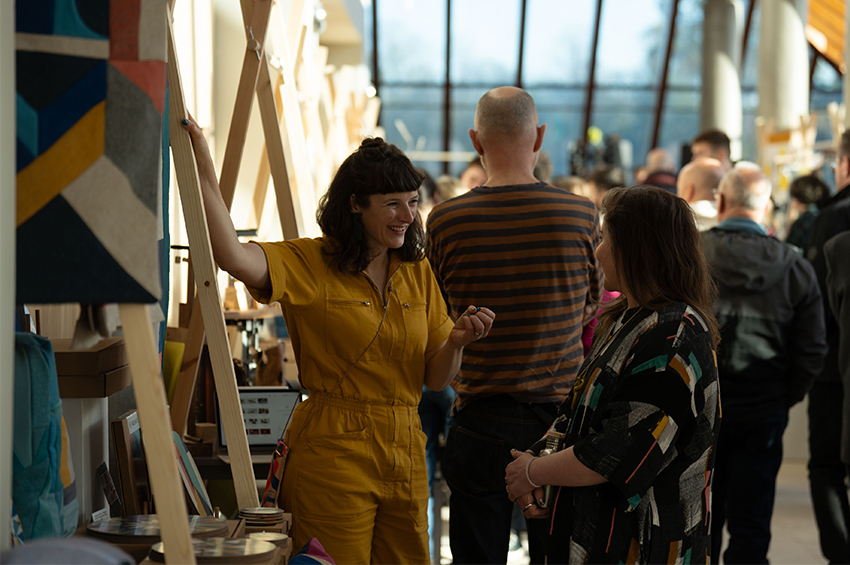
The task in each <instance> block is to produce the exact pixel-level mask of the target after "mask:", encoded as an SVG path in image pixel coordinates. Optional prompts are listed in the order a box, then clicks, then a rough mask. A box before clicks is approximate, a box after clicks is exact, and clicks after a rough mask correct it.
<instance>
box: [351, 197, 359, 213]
mask: <svg viewBox="0 0 850 565" xmlns="http://www.w3.org/2000/svg"><path fill="white" fill-rule="evenodd" d="M349 202H350V203H351V211H352V212H359V211H360V206H358V205H357V197H356V196H354V195H353V194H352V195H351V199H350V200H349Z"/></svg>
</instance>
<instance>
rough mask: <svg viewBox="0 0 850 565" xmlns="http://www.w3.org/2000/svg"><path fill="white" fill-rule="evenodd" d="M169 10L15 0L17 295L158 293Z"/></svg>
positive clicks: (75, 0) (137, 0)
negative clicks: (167, 15)
mask: <svg viewBox="0 0 850 565" xmlns="http://www.w3.org/2000/svg"><path fill="white" fill-rule="evenodd" d="M165 17H166V2H164V1H163V0H25V1H24V0H19V1H18V2H17V3H16V38H15V39H16V58H17V60H16V63H17V68H16V90H17V108H16V113H17V274H18V278H17V281H18V282H17V301H18V302H19V303H25V302H90V303H109V302H119V303H126V302H135V303H138V302H156V301H157V300H159V299H160V296H161V295H162V286H163V283H162V279H161V275H160V273H161V261H162V260H161V256H162V255H163V254H162V252H161V249H160V247H161V245H162V243H161V241H162V240H163V237H164V234H163V229H162V209H163V206H162V193H163V178H164V175H163V154H164V153H163V122H164V120H163V117H164V115H165V111H166V62H165V61H166V25H165V24H166V21H165ZM165 155H167V151H166V152H165ZM166 172H167V169H166ZM166 178H167V177H166ZM165 256H167V254H165Z"/></svg>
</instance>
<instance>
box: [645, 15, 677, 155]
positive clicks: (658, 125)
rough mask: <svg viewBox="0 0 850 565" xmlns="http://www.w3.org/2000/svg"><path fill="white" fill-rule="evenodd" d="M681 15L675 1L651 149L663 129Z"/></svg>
mask: <svg viewBox="0 0 850 565" xmlns="http://www.w3.org/2000/svg"><path fill="white" fill-rule="evenodd" d="M678 15H679V0H673V13H672V14H671V15H670V29H669V33H668V34H667V51H666V53H665V55H664V67H663V69H662V70H661V84H660V85H658V100H657V101H656V103H655V125H654V126H653V128H652V143H651V144H650V147H649V148H650V149H653V148H655V147H658V133H659V130H660V129H661V115H662V114H663V113H664V96H665V95H666V94H667V72H668V71H669V70H670V56H671V55H672V54H673V42H674V41H675V40H676V18H677V17H678Z"/></svg>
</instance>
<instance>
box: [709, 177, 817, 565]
mask: <svg viewBox="0 0 850 565" xmlns="http://www.w3.org/2000/svg"><path fill="white" fill-rule="evenodd" d="M770 193H771V185H770V180H769V179H768V178H767V177H766V176H765V175H763V174H762V173H761V172H760V171H759V170H758V168H757V167H752V168H748V167H746V166H742V164H741V163H739V164H738V165H736V166H735V168H733V169H732V170H730V171H729V172H728V173H726V175H725V176H724V177H723V180H721V181H720V187H719V189H718V193H717V202H718V203H717V219H718V220H719V221H720V223H719V224H718V225H717V226H716V227H715V228H713V229H711V230H709V231H707V232H703V233H702V243H703V249H704V251H705V256H706V259H708V264H709V266H710V267H711V271H712V275H713V277H714V281H715V283H716V286H717V300H716V302H715V304H714V311H715V312H716V315H717V323H718V324H719V325H720V335H721V342H720V345H719V347H718V350H717V372H718V375H719V379H720V389H721V391H722V396H723V425H722V426H721V428H720V437H719V439H718V442H717V450H716V460H715V467H714V483H713V488H714V491H713V495H712V508H711V510H712V512H711V513H712V516H711V536H712V539H711V543H712V552H711V559H712V563H719V562H720V547H721V542H722V539H723V525H724V523H725V524H726V526H727V528H728V530H729V544H728V546H727V547H726V551H725V552H724V553H723V562H724V563H751V564H752V563H767V562H768V561H767V551H768V547H769V546H770V520H771V516H772V514H773V501H774V497H775V494H776V475H777V473H778V472H779V466H780V464H781V463H782V435H783V433H784V432H785V427H786V425H787V424H788V409H789V408H790V407H791V406H793V405H795V404H797V403H798V402H800V401H801V400H803V398H805V396H806V393H807V392H808V391H809V388H810V387H811V385H812V382H813V381H814V378H815V376H816V375H817V374H818V373H820V371H821V368H822V367H823V359H824V356H825V355H826V330H825V327H824V320H823V304H822V302H821V295H820V289H819V288H818V281H817V277H815V271H814V269H813V268H812V266H811V264H809V262H808V261H806V259H805V258H803V257H802V256H801V255H800V254H799V253H798V252H797V251H796V250H795V249H794V247H792V246H791V245H788V244H787V243H783V242H781V241H778V240H777V239H774V238H773V237H770V236H769V235H768V233H767V231H766V230H765V229H764V227H763V226H762V225H761V223H762V221H763V219H764V214H765V212H766V211H767V208H768V207H769V206H770Z"/></svg>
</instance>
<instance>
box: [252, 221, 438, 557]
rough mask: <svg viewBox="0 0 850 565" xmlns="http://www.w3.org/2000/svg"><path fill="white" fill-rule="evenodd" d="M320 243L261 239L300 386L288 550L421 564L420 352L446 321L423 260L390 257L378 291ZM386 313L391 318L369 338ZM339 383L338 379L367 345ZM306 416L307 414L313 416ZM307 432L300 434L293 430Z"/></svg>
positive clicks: (286, 482) (292, 439) (424, 495)
mask: <svg viewBox="0 0 850 565" xmlns="http://www.w3.org/2000/svg"><path fill="white" fill-rule="evenodd" d="M326 244H327V240H325V239H324V238H318V239H298V240H291V241H286V242H278V243H262V244H260V245H261V246H262V248H263V250H264V252H265V254H266V258H267V259H268V263H269V272H270V275H271V281H272V292H271V293H268V292H265V293H264V292H259V291H257V290H256V289H251V292H252V294H253V295H254V297H255V298H256V299H257V300H258V301H260V302H267V303H268V302H275V301H279V302H280V304H281V308H282V310H283V316H284V319H285V321H286V326H287V328H288V330H289V334H290V337H291V339H292V346H293V350H294V354H295V359H296V361H297V363H298V368H299V379H300V381H301V386H302V387H303V388H305V389H307V390H309V391H310V396H309V398H308V399H307V400H306V401H305V402H303V403H301V405H300V406H299V407H298V408H297V409H296V410H295V414H294V415H293V418H292V422H291V423H290V425H289V429H288V432H287V437H286V440H287V444H288V445H289V446H290V449H291V451H290V454H289V459H288V461H287V467H286V473H285V475H284V479H283V485H282V487H281V501H282V506H283V507H284V509H285V510H286V511H288V512H292V517H293V524H292V529H291V530H290V535H291V537H292V538H293V542H294V547H295V549H296V550H297V549H299V548H300V547H301V546H302V545H303V544H305V543H306V542H307V541H309V539H310V538H313V537H315V538H317V539H318V540H319V541H320V542H321V543H322V545H323V546H324V547H325V549H326V550H327V552H328V555H330V556H331V557H332V558H333V559H334V560H335V561H336V562H337V563H340V564H344V563H427V562H428V561H429V552H428V518H427V505H428V484H427V482H428V479H427V470H426V467H425V434H424V433H423V432H422V428H421V424H420V421H419V414H418V405H419V399H420V397H421V395H422V383H423V380H424V376H425V352H426V351H429V350H431V349H433V348H435V347H436V346H438V345H439V344H440V343H442V342H443V341H445V340H446V339H447V338H448V335H449V333H450V332H451V328H452V325H453V324H452V321H451V319H450V318H449V317H448V314H447V313H446V306H445V303H444V301H443V298H442V295H441V294H440V290H439V287H438V285H437V282H436V280H435V279H434V275H433V273H432V272H431V268H430V266H429V264H428V261H427V260H423V261H419V262H417V263H403V262H401V261H399V260H398V259H396V258H393V257H392V256H391V261H390V270H389V272H390V278H389V281H388V283H387V287H386V288H385V289H378V288H376V287H375V285H374V283H373V282H372V281H371V279H370V278H369V277H368V276H367V275H365V274H364V273H355V274H351V275H343V274H342V273H340V272H339V270H338V269H337V268H336V267H331V266H330V264H329V262H328V256H327V255H324V254H323V252H322V247H323V246H325V245H326ZM384 308H386V310H387V313H386V319H385V320H384V324H383V327H382V328H381V331H380V334H379V335H378V337H377V339H376V340H375V342H374V343H373V344H372V346H371V347H368V346H369V343H370V342H371V341H372V339H373V338H374V337H375V334H376V333H378V327H379V325H380V322H381V318H382V316H383V315H384ZM367 347H368V351H367V352H366V353H365V355H363V357H362V359H360V361H359V362H357V364H356V365H355V366H354V368H353V369H351V372H350V373H349V375H348V377H346V378H345V380H344V381H343V382H342V384H341V385H340V387H339V388H338V389H337V390H336V391H334V392H333V394H332V395H331V396H328V394H329V393H330V392H331V391H332V389H333V388H334V386H335V385H336V384H337V382H338V381H339V379H340V377H342V375H344V374H345V372H346V371H347V370H348V369H349V367H351V366H352V364H353V363H354V362H355V360H357V358H358V357H359V356H360V355H361V354H362V353H363V352H364V351H365V350H366V349H367ZM311 416H312V418H311ZM302 427H303V428H304V431H303V432H302V433H301V435H300V436H298V437H296V436H297V434H298V432H299V430H301V429H302Z"/></svg>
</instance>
